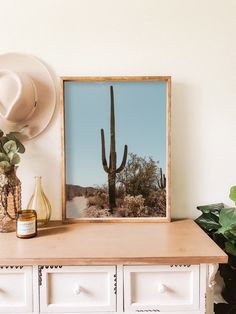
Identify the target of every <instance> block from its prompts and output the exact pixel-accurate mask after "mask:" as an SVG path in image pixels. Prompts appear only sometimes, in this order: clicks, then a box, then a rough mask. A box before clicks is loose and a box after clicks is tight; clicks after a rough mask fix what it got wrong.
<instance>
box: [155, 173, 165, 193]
mask: <svg viewBox="0 0 236 314" xmlns="http://www.w3.org/2000/svg"><path fill="white" fill-rule="evenodd" d="M157 185H158V187H159V189H161V190H164V189H165V188H166V176H165V175H164V174H163V173H162V168H160V178H159V179H158V181H157Z"/></svg>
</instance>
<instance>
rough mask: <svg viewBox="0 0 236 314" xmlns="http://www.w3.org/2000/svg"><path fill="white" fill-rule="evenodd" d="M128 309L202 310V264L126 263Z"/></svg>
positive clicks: (125, 302)
mask: <svg viewBox="0 0 236 314" xmlns="http://www.w3.org/2000/svg"><path fill="white" fill-rule="evenodd" d="M124 306H125V311H126V312H127V311H131V312H132V311H133V312H144V311H145V312H146V311H150V312H159V311H160V312H172V311H173V312H175V311H180V312H181V311H194V310H198V309H199V307H200V305H199V265H192V266H189V265H186V266H185V265H173V266H125V267H124Z"/></svg>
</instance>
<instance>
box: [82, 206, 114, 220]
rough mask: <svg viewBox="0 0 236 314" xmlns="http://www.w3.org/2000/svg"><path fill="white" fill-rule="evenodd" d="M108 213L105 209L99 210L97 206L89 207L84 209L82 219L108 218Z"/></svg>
mask: <svg viewBox="0 0 236 314" xmlns="http://www.w3.org/2000/svg"><path fill="white" fill-rule="evenodd" d="M109 216H110V213H109V211H108V209H107V208H99V207H97V206H89V207H88V208H86V210H85V213H84V217H91V218H102V217H109Z"/></svg>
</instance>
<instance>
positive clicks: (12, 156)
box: [0, 130, 25, 232]
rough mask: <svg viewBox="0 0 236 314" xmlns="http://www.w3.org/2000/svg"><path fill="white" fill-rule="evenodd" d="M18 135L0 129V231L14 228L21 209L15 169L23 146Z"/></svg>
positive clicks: (19, 185)
mask: <svg viewBox="0 0 236 314" xmlns="http://www.w3.org/2000/svg"><path fill="white" fill-rule="evenodd" d="M18 135H19V133H18V132H10V133H9V134H4V132H3V131H2V130H0V232H9V231H14V230H15V218H16V214H17V211H19V210H20V209H21V182H20V180H19V178H18V177H17V176H16V169H17V165H18V164H19V163H20V155H19V154H22V153H24V152H25V147H24V145H23V144H22V143H21V142H20V140H19V139H18Z"/></svg>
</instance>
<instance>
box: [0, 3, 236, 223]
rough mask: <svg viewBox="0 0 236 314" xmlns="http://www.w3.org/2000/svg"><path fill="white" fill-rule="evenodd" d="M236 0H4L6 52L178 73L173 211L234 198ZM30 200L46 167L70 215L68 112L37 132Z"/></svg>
mask: <svg viewBox="0 0 236 314" xmlns="http://www.w3.org/2000/svg"><path fill="white" fill-rule="evenodd" d="M235 34H236V1H235V0H97V1H96V0H20V1H19V0H0V53H5V52H24V53H29V54H33V55H35V56H37V57H39V58H41V59H42V60H43V61H44V62H46V63H47V64H48V65H50V67H51V68H52V70H53V71H54V72H55V74H57V75H58V76H60V75H88V76H89V75H95V76H101V75H171V76H172V81H173V93H172V96H173V101H172V106H173V110H172V200H173V201H172V202H173V209H172V217H196V216H197V214H198V213H197V211H196V209H195V207H196V205H198V204H204V203H211V202H220V201H224V202H225V203H228V204H230V201H229V199H228V191H229V188H230V186H231V185H233V184H235V185H236V40H235ZM26 148H27V153H26V154H25V155H24V160H23V162H22V164H21V166H20V169H19V177H20V178H21V180H22V183H23V204H24V206H26V204H27V201H28V199H29V196H30V194H31V193H32V190H33V183H34V181H33V180H34V179H33V177H34V176H35V175H36V174H39V175H42V176H43V179H44V182H43V183H44V188H45V192H46V194H47V195H48V197H49V198H50V200H51V203H52V205H53V218H56V219H57V218H60V217H61V183H60V176H61V172H60V169H61V146H60V114H59V111H58V110H57V112H56V115H55V117H54V119H53V121H52V123H51V125H50V128H48V129H47V131H46V132H44V133H43V134H42V135H40V136H39V137H38V138H37V139H35V140H33V141H31V142H28V143H27V145H26Z"/></svg>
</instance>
